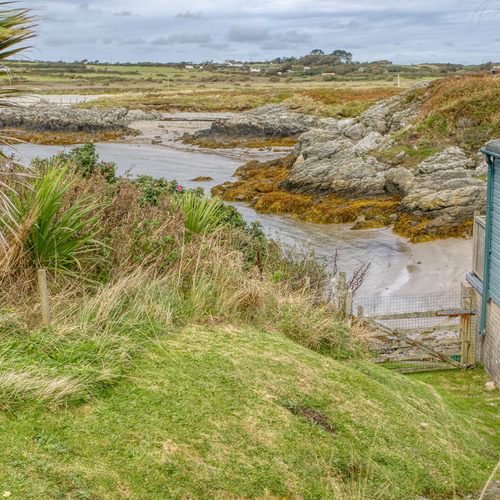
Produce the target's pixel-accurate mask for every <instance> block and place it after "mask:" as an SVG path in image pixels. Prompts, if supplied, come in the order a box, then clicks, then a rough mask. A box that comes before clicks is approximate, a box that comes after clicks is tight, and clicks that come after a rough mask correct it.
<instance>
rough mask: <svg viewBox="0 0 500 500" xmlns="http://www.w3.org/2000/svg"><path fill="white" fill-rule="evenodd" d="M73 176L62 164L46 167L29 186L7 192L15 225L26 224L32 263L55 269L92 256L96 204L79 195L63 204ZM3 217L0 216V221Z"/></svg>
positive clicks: (63, 269)
mask: <svg viewBox="0 0 500 500" xmlns="http://www.w3.org/2000/svg"><path fill="white" fill-rule="evenodd" d="M75 182H76V181H75V179H74V178H72V177H71V175H69V174H68V171H67V169H64V168H49V169H48V170H47V171H46V172H45V173H44V174H43V175H42V176H41V177H39V178H37V179H35V181H34V182H33V185H32V186H28V187H24V189H20V190H19V192H16V191H14V190H12V191H10V192H9V195H8V196H9V198H10V201H11V203H12V205H13V206H15V208H16V211H15V213H16V214H17V218H18V220H17V221H16V222H17V226H18V227H28V230H27V238H26V242H25V249H26V251H27V252H28V254H29V255H30V257H31V262H32V264H33V265H36V266H42V267H46V268H48V269H50V270H52V271H55V272H69V271H74V270H75V269H82V268H83V267H85V264H88V263H89V262H93V261H95V259H96V254H97V253H98V248H99V247H100V245H101V244H100V242H99V241H97V240H96V234H97V227H96V223H97V220H98V210H99V209H100V208H101V207H100V205H99V204H98V203H97V202H96V201H95V199H94V198H92V197H91V196H79V197H77V198H76V199H75V200H74V201H73V203H72V204H71V205H70V206H67V207H64V206H63V203H64V200H65V196H66V195H67V194H68V192H69V191H70V190H71V189H72V188H73V187H74V186H75ZM6 223H7V222H6V221H4V220H2V219H0V225H2V226H5V225H6Z"/></svg>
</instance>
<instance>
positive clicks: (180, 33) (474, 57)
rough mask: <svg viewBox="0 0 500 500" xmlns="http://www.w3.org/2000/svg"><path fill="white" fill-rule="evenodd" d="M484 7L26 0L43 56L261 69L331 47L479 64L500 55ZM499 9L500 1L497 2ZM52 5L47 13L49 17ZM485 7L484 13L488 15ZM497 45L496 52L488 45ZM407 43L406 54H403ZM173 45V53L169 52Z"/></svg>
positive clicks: (367, 1)
mask: <svg viewBox="0 0 500 500" xmlns="http://www.w3.org/2000/svg"><path fill="white" fill-rule="evenodd" d="M482 1H483V0H473V1H472V2H471V1H470V0H469V1H467V0H419V2H418V4H417V3H416V2H415V1H414V0H378V1H373V0H252V1H251V2H249V1H248V0H245V1H243V0H214V1H213V2H206V1H205V0H184V1H183V2H182V4H179V3H178V2H170V1H166V0H142V1H141V2H138V1H137V0H22V3H23V6H26V7H28V8H29V7H31V8H34V9H35V13H36V14H38V15H39V17H40V18H41V20H40V23H39V28H38V29H39V37H38V39H36V40H34V43H35V46H36V49H35V51H36V57H37V58H40V59H53V60H59V59H63V60H70V61H72V60H75V59H100V60H109V61H140V60H146V59H149V57H148V54H149V53H150V52H151V53H153V51H154V55H152V56H151V58H153V57H156V58H161V60H160V62H167V61H181V60H186V58H188V59H190V60H193V61H203V60H207V59H214V60H219V61H220V60H224V59H226V58H228V56H229V55H230V58H238V59H244V60H258V59H260V58H271V57H277V56H292V55H300V54H304V53H308V52H309V51H310V50H311V49H314V48H322V49H323V50H325V51H327V52H331V51H332V50H334V49H338V48H340V49H346V50H349V51H351V52H353V53H354V58H355V59H356V60H362V61H368V60H374V59H390V60H393V61H394V62H396V63H412V62H422V61H429V62H439V61H450V62H463V63H478V62H482V61H487V60H490V59H494V58H495V57H497V58H498V57H500V56H498V55H497V54H498V50H493V49H497V48H498V41H497V40H498V17H497V16H495V15H494V14H493V13H492V12H491V11H492V8H491V5H488V6H484V3H483V4H482V3H481V2H482ZM495 1H497V2H498V1H500V0H495ZM40 4H43V8H40ZM482 5H483V6H482ZM484 40H491V41H492V43H493V46H492V45H491V43H490V44H487V43H484ZM396 44H398V45H396ZM163 46H168V47H169V49H168V51H166V50H160V49H161V47H163Z"/></svg>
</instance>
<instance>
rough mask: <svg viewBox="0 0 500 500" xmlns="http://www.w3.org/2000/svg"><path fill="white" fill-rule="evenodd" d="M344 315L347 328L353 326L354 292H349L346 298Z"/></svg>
mask: <svg viewBox="0 0 500 500" xmlns="http://www.w3.org/2000/svg"><path fill="white" fill-rule="evenodd" d="M344 314H345V317H346V319H347V326H349V327H351V326H352V290H347V292H346V296H345V309H344Z"/></svg>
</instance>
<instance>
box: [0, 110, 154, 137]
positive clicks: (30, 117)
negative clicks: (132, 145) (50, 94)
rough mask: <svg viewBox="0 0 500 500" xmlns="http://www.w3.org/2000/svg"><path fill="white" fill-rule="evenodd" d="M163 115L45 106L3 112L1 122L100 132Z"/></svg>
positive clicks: (0, 111) (34, 126) (57, 130)
mask: <svg viewBox="0 0 500 500" xmlns="http://www.w3.org/2000/svg"><path fill="white" fill-rule="evenodd" d="M161 118H162V115H161V114H160V113H146V112H144V111H140V110H139V111H136V110H132V111H129V110H128V109H126V108H111V109H101V108H90V109H80V108H73V107H70V106H56V105H53V104H47V103H42V104H40V105H37V106H31V107H23V106H17V107H12V108H3V109H0V120H1V121H2V122H3V123H4V124H5V125H6V126H8V127H13V128H22V129H27V130H36V131H51V132H98V131H103V130H121V129H127V128H128V125H129V124H130V123H131V122H132V121H141V120H159V119H161Z"/></svg>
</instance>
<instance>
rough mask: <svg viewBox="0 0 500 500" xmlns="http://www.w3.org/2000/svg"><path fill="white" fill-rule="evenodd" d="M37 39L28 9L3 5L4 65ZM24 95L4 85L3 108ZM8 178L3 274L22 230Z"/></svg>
mask: <svg viewBox="0 0 500 500" xmlns="http://www.w3.org/2000/svg"><path fill="white" fill-rule="evenodd" d="M34 35H35V23H34V18H33V16H32V15H31V13H30V11H29V10H28V9H23V8H19V7H17V2H0V65H1V64H2V62H3V61H5V60H6V59H8V58H10V57H13V56H15V55H16V54H18V53H20V52H22V51H23V50H26V49H27V48H28V46H27V45H26V42H27V41H28V40H30V39H31V38H32V37H33V36H34ZM22 93H23V91H22V89H20V88H17V87H15V86H12V85H11V82H10V80H9V81H8V82H7V83H5V82H0V107H1V106H4V107H5V106H9V105H12V102H11V101H10V99H11V98H12V97H16V96H19V95H21V94H22ZM8 142H9V138H8V137H6V136H4V135H3V134H0V144H6V143H8ZM0 174H1V169H0ZM5 175H8V174H5V172H4V175H3V176H2V175H0V220H1V221H2V222H3V223H4V224H3V229H2V228H0V273H1V271H2V268H4V269H5V267H6V265H7V263H8V262H9V261H12V260H13V259H14V258H15V254H16V251H15V250H16V246H17V245H14V246H12V245H9V244H8V241H9V240H10V241H11V242H12V241H16V240H17V241H19V239H20V230H21V229H22V228H20V227H19V226H18V225H17V224H16V214H15V207H14V206H13V204H12V202H11V200H10V196H9V195H10V194H11V192H12V189H13V188H12V186H9V185H8V183H7V182H6V177H5ZM2 177H3V179H2ZM6 233H8V234H6Z"/></svg>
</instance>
